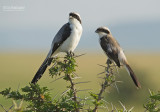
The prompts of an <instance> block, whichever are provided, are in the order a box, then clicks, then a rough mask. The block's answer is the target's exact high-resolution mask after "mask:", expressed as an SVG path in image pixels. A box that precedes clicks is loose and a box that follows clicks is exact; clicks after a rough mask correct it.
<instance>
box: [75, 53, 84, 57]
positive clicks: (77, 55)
mask: <svg viewBox="0 0 160 112" xmlns="http://www.w3.org/2000/svg"><path fill="white" fill-rule="evenodd" d="M86 54H87V53H83V54H80V55H76V56H74V57H73V58H77V57H80V56H83V55H86Z"/></svg>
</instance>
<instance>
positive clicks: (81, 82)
mask: <svg viewBox="0 0 160 112" xmlns="http://www.w3.org/2000/svg"><path fill="white" fill-rule="evenodd" d="M89 82H91V81H86V82H77V83H74V84H81V83H89Z"/></svg>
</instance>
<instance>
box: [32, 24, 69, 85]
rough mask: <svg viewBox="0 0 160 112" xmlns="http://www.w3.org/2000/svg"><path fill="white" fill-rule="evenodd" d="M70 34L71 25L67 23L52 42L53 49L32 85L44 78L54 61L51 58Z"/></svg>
mask: <svg viewBox="0 0 160 112" xmlns="http://www.w3.org/2000/svg"><path fill="white" fill-rule="evenodd" d="M70 33H71V28H70V24H69V23H66V24H65V25H63V26H62V28H61V29H60V30H59V31H58V33H57V34H56V36H55V37H54V39H53V41H52V45H51V49H50V51H49V53H48V55H47V57H46V59H45V60H44V62H43V63H42V65H41V66H40V68H39V69H38V71H37V73H36V74H35V76H34V78H33V80H32V82H31V83H36V82H37V81H38V80H39V79H40V78H41V77H42V75H43V74H44V72H45V70H46V69H47V67H48V66H49V65H50V64H51V62H52V59H53V58H52V57H51V56H52V54H53V53H54V52H55V51H56V50H57V48H58V47H59V46H60V45H61V44H62V43H63V42H64V41H65V40H66V39H67V38H68V37H69V36H70Z"/></svg>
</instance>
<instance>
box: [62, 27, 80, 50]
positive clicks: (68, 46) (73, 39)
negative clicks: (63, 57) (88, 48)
mask: <svg viewBox="0 0 160 112" xmlns="http://www.w3.org/2000/svg"><path fill="white" fill-rule="evenodd" d="M81 34H82V29H80V28H72V30H71V34H70V36H69V37H68V38H67V39H66V41H64V42H63V44H62V45H61V47H60V49H61V52H69V51H71V52H73V51H74V50H75V48H76V47H77V45H78V43H79V41H80V38H81Z"/></svg>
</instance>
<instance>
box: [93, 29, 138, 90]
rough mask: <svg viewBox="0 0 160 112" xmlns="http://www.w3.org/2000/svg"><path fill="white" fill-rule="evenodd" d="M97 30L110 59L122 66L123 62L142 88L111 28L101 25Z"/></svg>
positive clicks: (101, 43)
mask: <svg viewBox="0 0 160 112" xmlns="http://www.w3.org/2000/svg"><path fill="white" fill-rule="evenodd" d="M95 32H96V33H98V35H99V42H100V45H101V47H102V49H103V51H104V52H105V54H106V55H107V56H108V59H109V60H111V62H115V63H116V65H117V66H118V67H120V63H122V64H123V65H124V66H125V68H126V70H127V72H128V73H129V75H130V76H131V78H132V80H133V82H134V83H135V85H136V86H137V87H138V88H140V87H141V85H140V83H139V82H138V80H137V78H136V75H135V74H134V72H133V70H132V69H131V67H130V65H129V64H128V61H127V59H126V56H125V54H124V52H123V50H122V48H121V47H120V45H119V43H118V42H117V41H116V40H115V38H114V37H113V36H112V34H111V32H110V30H109V29H108V28H107V27H99V28H97V30H96V31H95Z"/></svg>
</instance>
